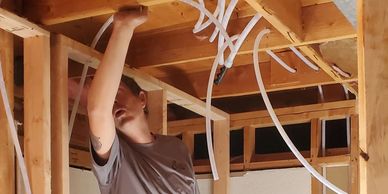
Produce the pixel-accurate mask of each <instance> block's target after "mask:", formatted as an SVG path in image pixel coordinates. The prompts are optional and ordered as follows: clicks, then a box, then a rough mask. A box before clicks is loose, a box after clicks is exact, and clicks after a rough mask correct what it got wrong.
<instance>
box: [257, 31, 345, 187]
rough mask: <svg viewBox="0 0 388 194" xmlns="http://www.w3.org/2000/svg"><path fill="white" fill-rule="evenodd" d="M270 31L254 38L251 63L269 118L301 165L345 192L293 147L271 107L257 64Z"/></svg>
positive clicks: (329, 184)
mask: <svg viewBox="0 0 388 194" xmlns="http://www.w3.org/2000/svg"><path fill="white" fill-rule="evenodd" d="M269 32H270V31H269V30H268V29H264V30H263V31H261V32H260V33H259V34H258V35H257V37H256V40H255V44H254V48H253V64H254V71H255V75H256V80H257V84H258V85H259V89H260V92H261V95H262V97H263V100H264V103H265V106H266V107H267V110H268V113H269V115H270V116H271V119H272V121H273V122H274V124H275V126H276V128H277V129H278V131H279V133H280V135H281V136H282V138H283V139H284V141H285V142H286V144H287V146H288V147H289V148H290V150H291V151H292V153H293V154H294V155H295V156H296V158H298V160H299V161H300V162H301V163H302V165H303V166H304V167H305V168H306V169H307V170H308V171H309V172H310V173H311V174H312V175H313V176H314V177H315V178H317V179H318V180H319V181H320V182H321V183H323V184H324V185H325V186H326V187H328V188H330V189H331V190H332V191H334V192H336V193H338V194H346V192H345V191H343V190H341V189H340V188H338V187H336V186H335V185H334V184H332V183H331V182H329V181H328V180H327V179H325V178H324V177H323V176H322V175H321V174H319V173H318V172H317V171H316V170H315V169H314V168H313V167H312V166H311V165H310V164H309V163H308V162H307V161H306V159H305V158H304V157H303V156H302V154H300V152H299V151H298V149H297V148H296V147H295V145H294V144H293V143H292V141H291V140H290V138H289V137H288V135H287V133H286V132H285V130H284V129H283V126H282V124H280V121H279V119H278V117H277V116H276V114H275V111H274V109H273V107H272V104H271V102H270V100H269V98H268V95H267V92H266V90H265V87H264V83H263V79H262V77H261V72H260V65H259V55H258V53H259V52H258V51H259V45H260V41H261V39H262V38H263V36H264V35H265V34H267V33H269Z"/></svg>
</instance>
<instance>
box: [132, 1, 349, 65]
mask: <svg viewBox="0 0 388 194" xmlns="http://www.w3.org/2000/svg"><path fill="white" fill-rule="evenodd" d="M274 2H276V3H277V2H280V1H274ZM281 2H286V1H281ZM302 13H303V17H302V16H301V17H302V19H303V23H304V24H305V26H304V27H305V28H306V29H305V37H306V38H305V39H303V41H301V42H290V41H289V40H287V39H286V38H285V37H284V36H283V35H282V33H281V32H279V31H278V30H277V29H276V27H275V29H274V27H273V26H272V25H271V24H270V23H269V22H268V21H266V20H264V19H262V20H260V21H259V22H258V24H256V26H255V27H254V28H253V29H252V31H251V32H250V33H249V35H248V37H247V39H246V40H245V41H244V43H243V44H242V47H241V49H240V50H239V52H238V55H246V54H252V52H253V43H254V40H255V37H256V36H257V34H258V33H259V32H260V31H261V30H262V29H263V28H269V29H271V30H272V32H271V33H270V34H269V35H268V36H266V37H265V38H263V40H262V42H261V45H260V51H265V50H267V49H271V50H275V49H287V48H288V47H289V46H301V45H306V44H314V43H323V42H327V41H335V40H341V39H346V38H355V37H356V31H355V30H354V28H353V27H352V25H351V24H350V23H349V22H348V21H347V19H346V18H345V17H344V16H343V14H342V13H341V12H340V11H339V10H338V8H337V7H336V6H335V5H334V4H333V3H326V4H319V5H314V6H308V7H304V8H302ZM249 20H250V18H248V17H245V18H237V19H233V20H231V21H230V22H229V23H230V24H229V27H228V29H229V30H230V31H229V34H231V35H232V34H239V33H241V31H242V30H243V29H244V27H245V25H246V23H247V22H248V21H249ZM192 28H193V27H192V26H190V27H187V28H184V29H178V30H174V31H166V32H160V33H157V34H156V33H153V34H150V35H138V36H137V37H136V38H135V39H134V41H133V45H134V46H133V47H132V48H133V49H131V51H130V52H129V55H130V59H131V64H132V65H133V66H134V67H137V68H140V67H141V68H151V67H162V66H168V65H174V64H181V65H184V64H186V63H189V62H194V61H208V60H213V59H214V58H215V56H216V54H217V46H216V45H215V44H213V43H210V42H209V41H207V40H203V41H200V40H198V36H195V35H194V34H193V32H192ZM203 34H204V36H207V35H208V34H211V30H210V29H209V30H208V31H206V32H204V33H203ZM155 45H158V46H155ZM251 61H252V59H251ZM210 65H211V63H209V66H210Z"/></svg>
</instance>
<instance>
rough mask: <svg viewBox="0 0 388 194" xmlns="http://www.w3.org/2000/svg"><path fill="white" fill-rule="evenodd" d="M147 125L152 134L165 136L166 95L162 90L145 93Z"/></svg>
mask: <svg viewBox="0 0 388 194" xmlns="http://www.w3.org/2000/svg"><path fill="white" fill-rule="evenodd" d="M147 109H148V124H149V127H150V130H151V131H152V132H154V133H158V134H163V135H167V95H166V92H165V91H164V90H155V91H148V92H147Z"/></svg>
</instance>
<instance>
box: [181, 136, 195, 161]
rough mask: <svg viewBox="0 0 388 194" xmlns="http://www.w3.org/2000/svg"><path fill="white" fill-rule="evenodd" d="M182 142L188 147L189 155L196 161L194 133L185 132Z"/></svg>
mask: <svg viewBox="0 0 388 194" xmlns="http://www.w3.org/2000/svg"><path fill="white" fill-rule="evenodd" d="M182 141H183V143H184V144H185V145H186V146H187V149H188V151H189V154H190V156H191V158H192V160H194V133H193V132H190V131H188V132H183V133H182Z"/></svg>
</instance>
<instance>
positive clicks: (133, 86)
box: [121, 75, 144, 96]
mask: <svg viewBox="0 0 388 194" xmlns="http://www.w3.org/2000/svg"><path fill="white" fill-rule="evenodd" d="M121 81H122V82H123V83H124V84H125V85H126V86H127V87H128V89H129V90H131V92H132V94H133V95H136V96H138V95H139V94H140V92H141V91H144V90H143V89H141V87H140V86H139V84H137V83H136V81H135V80H134V79H133V78H131V77H127V76H124V75H123V76H121Z"/></svg>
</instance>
